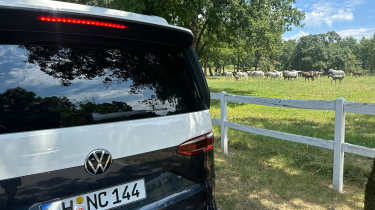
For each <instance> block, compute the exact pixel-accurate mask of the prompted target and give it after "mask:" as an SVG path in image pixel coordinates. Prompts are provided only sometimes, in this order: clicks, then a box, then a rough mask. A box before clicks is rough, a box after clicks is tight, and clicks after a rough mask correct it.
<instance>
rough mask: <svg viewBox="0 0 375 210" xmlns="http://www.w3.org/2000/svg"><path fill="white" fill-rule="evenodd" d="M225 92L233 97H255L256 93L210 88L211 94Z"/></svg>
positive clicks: (234, 89)
mask: <svg viewBox="0 0 375 210" xmlns="http://www.w3.org/2000/svg"><path fill="white" fill-rule="evenodd" d="M222 91H225V92H227V93H229V94H233V95H240V96H253V95H255V91H253V90H250V91H244V90H239V89H236V88H212V87H210V92H212V93H219V92H222Z"/></svg>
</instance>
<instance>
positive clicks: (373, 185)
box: [365, 160, 375, 210]
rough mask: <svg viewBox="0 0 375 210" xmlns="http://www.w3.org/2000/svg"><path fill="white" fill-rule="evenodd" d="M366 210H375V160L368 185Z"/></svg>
mask: <svg viewBox="0 0 375 210" xmlns="http://www.w3.org/2000/svg"><path fill="white" fill-rule="evenodd" d="M365 210H375V160H374V164H373V166H372V171H371V174H370V176H369V178H368V181H367V184H366V191H365Z"/></svg>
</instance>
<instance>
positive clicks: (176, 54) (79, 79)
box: [0, 41, 206, 134]
mask: <svg viewBox="0 0 375 210" xmlns="http://www.w3.org/2000/svg"><path fill="white" fill-rule="evenodd" d="M60 43H61V42H60ZM118 46H119V47H115V48H114V47H103V46H101V47H97V46H95V45H84V46H83V45H82V46H79V45H76V46H74V47H72V46H68V45H64V44H59V45H55V44H51V43H43V44H40V43H39V44H26V45H23V44H9V43H5V44H4V43H3V44H1V43H0V134H3V133H12V132H21V131H31V130H40V129H49V128H63V127H71V126H80V125H89V124H97V123H106V122H114V121H124V120H133V119H141V118H148V117H160V116H166V115H173V114H180V113H187V112H194V111H199V110H204V109H206V106H205V105H204V104H203V103H202V102H201V99H200V95H199V90H197V88H196V87H197V85H196V82H195V81H194V80H193V79H192V78H193V77H192V75H191V74H192V73H191V70H190V69H189V66H188V64H187V62H186V57H185V56H184V53H183V50H182V49H179V48H172V47H162V46H159V45H145V44H143V45H141V44H139V45H138V44H131V45H130V44H126V42H123V41H122V42H119V43H118Z"/></svg>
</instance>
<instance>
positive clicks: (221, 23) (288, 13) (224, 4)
mask: <svg viewBox="0 0 375 210" xmlns="http://www.w3.org/2000/svg"><path fill="white" fill-rule="evenodd" d="M69 1H71V2H81V3H85V4H92V5H99V6H103V5H104V6H107V7H110V8H114V9H120V10H125V11H130V12H136V13H142V14H146V15H156V16H161V17H163V18H165V19H166V20H167V21H168V22H169V23H170V24H174V25H178V26H182V27H186V28H189V29H191V31H192V33H193V35H194V38H193V47H194V48H195V50H196V52H197V54H198V56H199V58H200V59H201V61H202V63H204V65H205V66H207V67H209V66H210V64H212V65H213V66H220V67H222V64H216V63H215V62H216V61H217V60H218V59H217V56H218V55H220V54H222V52H220V51H221V50H222V49H224V48H226V49H227V50H226V51H232V52H233V57H232V61H233V63H232V64H234V65H235V66H236V68H237V70H240V69H242V70H244V69H246V68H248V66H249V65H255V67H258V66H259V65H260V62H261V64H262V66H264V64H267V65H266V66H269V65H268V64H271V66H273V65H274V63H275V60H274V58H275V57H276V55H277V53H278V52H279V49H280V47H281V42H282V39H281V35H282V34H283V33H284V32H285V31H288V30H291V27H292V26H293V25H294V26H301V25H302V23H301V21H302V20H303V18H304V13H303V12H301V11H299V10H298V9H297V8H295V7H294V6H293V4H294V3H295V0H267V1H265V0H253V1H248V0H189V1H186V0H163V1H152V0H127V1H123V0H111V1H109V3H108V2H107V4H104V3H103V2H101V1H98V0H69ZM224 54H225V53H224ZM250 57H251V58H250ZM266 61H267V62H266ZM213 63H215V64H213ZM276 63H277V62H276Z"/></svg>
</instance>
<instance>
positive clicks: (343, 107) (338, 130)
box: [211, 92, 375, 192]
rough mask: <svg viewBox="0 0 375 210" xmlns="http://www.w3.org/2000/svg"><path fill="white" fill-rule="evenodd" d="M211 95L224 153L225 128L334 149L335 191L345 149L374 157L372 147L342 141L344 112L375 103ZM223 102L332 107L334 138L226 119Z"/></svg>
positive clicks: (373, 110)
mask: <svg viewBox="0 0 375 210" xmlns="http://www.w3.org/2000/svg"><path fill="white" fill-rule="evenodd" d="M211 99H213V100H220V110H221V119H220V120H217V119H212V122H213V123H214V124H217V125H220V126H221V149H222V151H223V152H224V153H225V154H228V128H232V129H237V130H241V131H244V132H249V133H253V134H258V135H262V136H268V137H272V138H277V139H282V140H286V141H291V142H297V143H302V144H307V145H312V146H317V147H322V148H326V149H330V150H334V154H333V155H334V158H333V188H334V189H335V190H337V191H339V192H342V188H343V172H344V153H345V152H348V153H352V154H356V155H360V156H364V157H370V158H374V157H375V149H372V148H368V147H363V146H358V145H353V144H349V143H345V113H357V114H369V115H375V104H366V103H352V102H347V101H345V99H344V98H338V99H337V100H335V101H317V100H285V99H274V98H259V97H252V96H237V95H230V94H227V93H225V92H221V93H211ZM227 102H237V103H245V104H257V105H264V106H274V107H284V108H299V109H316V110H333V111H335V139H334V140H325V139H319V138H314V137H308V136H300V135H296V134H290V133H284V132H279V131H273V130H267V129H262V128H255V127H251V126H247V125H241V124H236V123H232V122H229V121H228V120H227Z"/></svg>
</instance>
